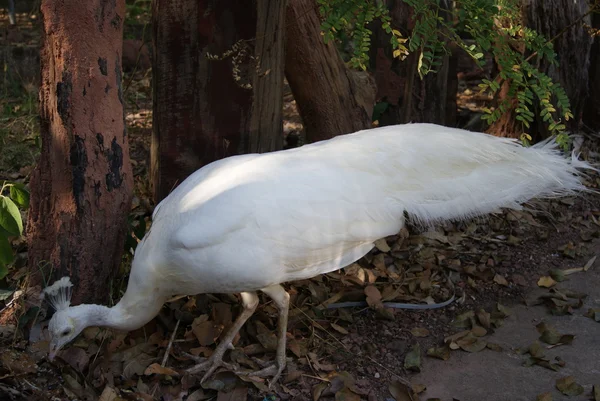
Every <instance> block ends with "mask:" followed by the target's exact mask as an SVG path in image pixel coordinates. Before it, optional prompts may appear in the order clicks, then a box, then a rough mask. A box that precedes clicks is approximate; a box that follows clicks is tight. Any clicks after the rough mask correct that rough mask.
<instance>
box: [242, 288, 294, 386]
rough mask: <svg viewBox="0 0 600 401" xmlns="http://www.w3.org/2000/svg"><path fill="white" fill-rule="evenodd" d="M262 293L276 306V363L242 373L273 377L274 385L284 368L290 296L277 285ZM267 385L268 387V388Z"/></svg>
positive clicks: (264, 289) (263, 290)
mask: <svg viewBox="0 0 600 401" xmlns="http://www.w3.org/2000/svg"><path fill="white" fill-rule="evenodd" d="M261 291H262V292H264V293H265V294H267V295H268V296H269V297H270V298H271V299H272V300H273V302H275V305H277V309H278V310H279V317H278V320H277V354H276V361H275V363H274V364H273V365H270V366H267V367H266V368H264V369H261V370H259V371H256V372H244V373H243V374H246V375H248V376H259V377H263V376H273V379H271V383H270V385H272V384H273V383H275V382H276V381H277V380H278V379H279V377H280V376H281V373H282V372H283V369H284V368H285V364H286V360H285V345H286V340H287V339H286V335H287V324H288V312H289V307H290V295H289V294H288V293H287V292H286V291H285V289H284V288H283V287H282V286H280V285H279V284H276V285H272V286H270V287H266V288H263V289H261ZM270 385H269V387H270Z"/></svg>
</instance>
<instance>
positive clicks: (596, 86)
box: [583, 13, 600, 132]
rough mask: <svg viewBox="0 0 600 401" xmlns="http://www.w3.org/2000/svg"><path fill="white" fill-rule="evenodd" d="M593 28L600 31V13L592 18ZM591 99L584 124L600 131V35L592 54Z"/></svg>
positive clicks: (586, 109) (587, 104)
mask: <svg viewBox="0 0 600 401" xmlns="http://www.w3.org/2000/svg"><path fill="white" fill-rule="evenodd" d="M592 28H594V29H600V13H596V14H594V15H593V17H592ZM588 93H589V99H588V101H587V102H586V103H585V106H584V111H583V122H584V123H585V125H587V126H588V128H591V129H592V130H594V131H596V132H597V131H600V35H598V36H596V37H595V39H594V43H593V45H592V50H591V52H590V77H589V91H588Z"/></svg>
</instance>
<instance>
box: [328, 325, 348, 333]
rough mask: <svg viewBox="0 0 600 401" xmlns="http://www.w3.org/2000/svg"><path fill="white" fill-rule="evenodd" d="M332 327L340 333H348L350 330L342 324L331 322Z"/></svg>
mask: <svg viewBox="0 0 600 401" xmlns="http://www.w3.org/2000/svg"><path fill="white" fill-rule="evenodd" d="M331 328H332V329H334V330H335V331H337V332H338V333H341V334H348V330H346V329H345V328H343V327H342V326H340V325H337V324H335V323H331Z"/></svg>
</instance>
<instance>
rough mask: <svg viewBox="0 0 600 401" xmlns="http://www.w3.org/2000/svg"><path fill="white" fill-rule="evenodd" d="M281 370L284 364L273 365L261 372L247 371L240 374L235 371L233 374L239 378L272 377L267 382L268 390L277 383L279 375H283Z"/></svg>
mask: <svg viewBox="0 0 600 401" xmlns="http://www.w3.org/2000/svg"><path fill="white" fill-rule="evenodd" d="M283 369H285V363H283V364H278V363H274V364H272V365H269V366H267V367H266V368H264V369H261V370H257V371H254V372H252V371H251V372H248V371H244V372H240V371H236V372H235V373H236V374H238V375H240V376H254V377H267V376H273V377H272V378H271V380H269V388H271V386H272V385H273V384H274V383H276V382H277V380H279V378H280V377H281V373H283Z"/></svg>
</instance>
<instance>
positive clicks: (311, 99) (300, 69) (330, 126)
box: [285, 0, 375, 142]
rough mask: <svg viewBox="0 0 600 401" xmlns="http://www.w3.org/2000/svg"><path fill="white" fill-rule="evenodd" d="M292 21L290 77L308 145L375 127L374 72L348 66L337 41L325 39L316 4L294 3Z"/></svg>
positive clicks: (298, 0) (287, 60) (303, 0)
mask: <svg viewBox="0 0 600 401" xmlns="http://www.w3.org/2000/svg"><path fill="white" fill-rule="evenodd" d="M286 20H287V26H286V56H285V75H286V77H287V80H288V82H289V84H290V88H291V89H292V93H293V94H294V99H295V100H296V103H297V104H298V109H299V111H300V115H301V117H302V120H303V123H304V129H305V131H306V141H307V142H316V141H320V140H323V139H329V138H332V137H334V136H336V135H339V134H346V133H350V132H355V131H359V130H361V129H365V128H369V127H370V126H371V115H372V113H373V105H374V103H375V85H374V81H373V79H372V78H371V77H370V76H369V75H368V73H360V72H357V71H352V70H350V69H349V68H347V67H346V65H345V63H344V61H343V60H342V58H341V57H340V55H339V54H338V51H337V49H336V48H335V45H334V43H333V42H329V43H327V44H326V43H325V42H324V41H323V36H321V25H320V24H321V22H320V19H319V15H318V10H317V4H316V1H315V0H291V1H290V5H289V7H288V9H287V15H286Z"/></svg>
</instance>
